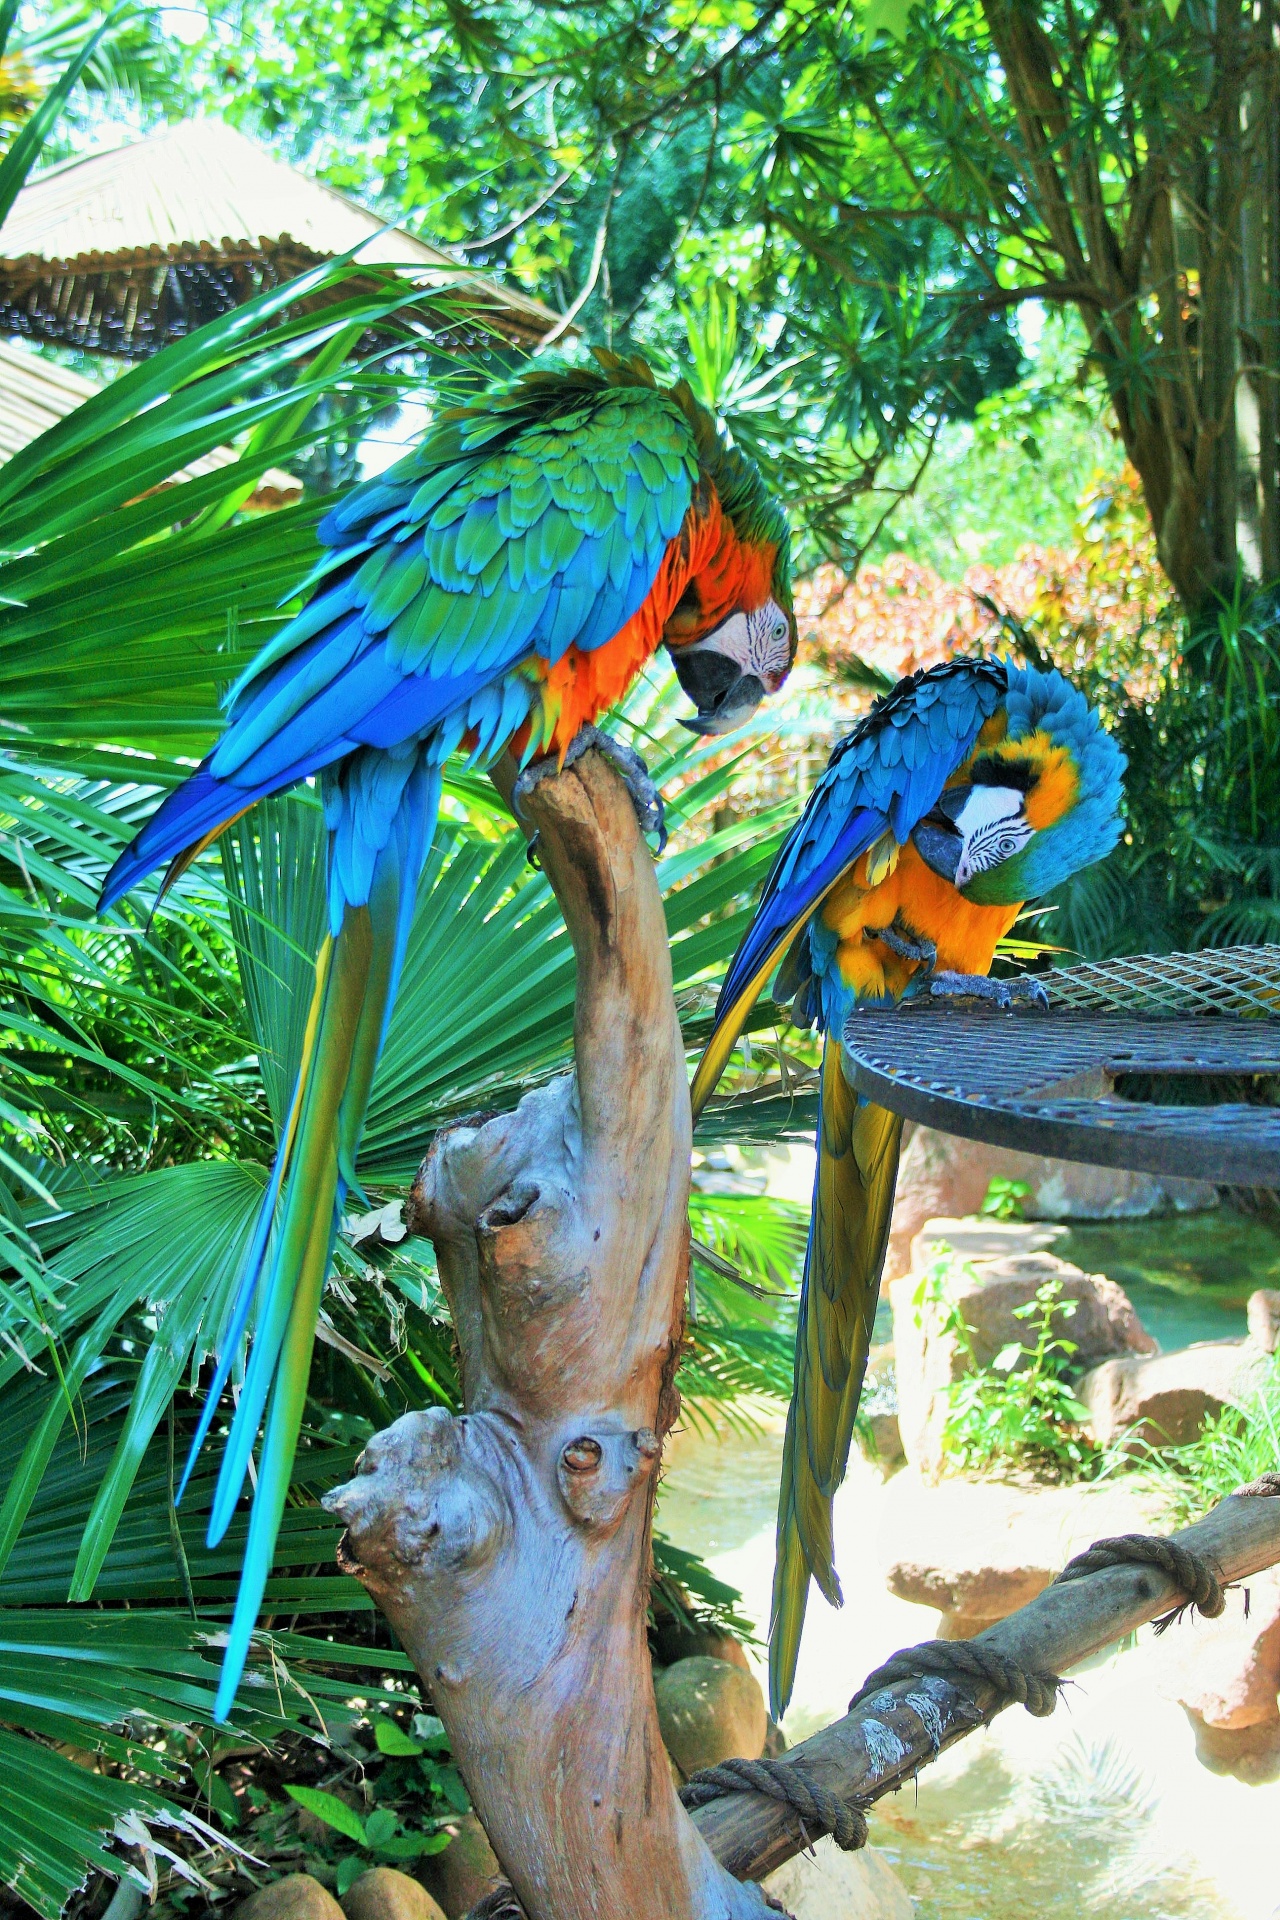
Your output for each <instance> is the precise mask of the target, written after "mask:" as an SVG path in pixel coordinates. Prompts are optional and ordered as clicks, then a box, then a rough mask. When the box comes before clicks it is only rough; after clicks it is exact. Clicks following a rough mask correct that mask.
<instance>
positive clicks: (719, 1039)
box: [689, 914, 808, 1121]
mask: <svg viewBox="0 0 1280 1920" xmlns="http://www.w3.org/2000/svg"><path fill="white" fill-rule="evenodd" d="M802 917H803V918H807V917H808V916H807V914H805V915H803V916H802ZM798 925H799V921H796V922H795V923H794V924H793V925H792V926H789V927H788V928H787V930H786V932H785V933H784V934H782V935H781V937H780V938H779V940H778V942H777V944H776V945H775V946H773V947H771V948H770V949H769V954H768V957H767V958H766V960H765V961H764V962H763V964H762V965H761V966H760V967H758V968H757V969H756V971H755V972H754V973H753V974H752V976H751V978H750V979H749V980H748V982H747V984H746V986H745V987H744V988H743V989H742V992H741V993H740V994H739V995H738V997H737V999H736V1000H735V1001H734V1002H733V1004H732V1005H731V1006H729V1007H726V1008H725V1010H724V1012H723V1013H721V1014H717V1016H716V1024H715V1026H714V1028H713V1029H712V1033H711V1038H710V1039H709V1040H708V1041H707V1044H706V1046H705V1048H704V1049H703V1054H702V1058H701V1060H699V1062H698V1068H697V1072H696V1073H695V1074H694V1076H693V1085H692V1086H691V1087H690V1089H689V1099H690V1102H691V1104H692V1106H693V1117H694V1120H695V1121H696V1120H697V1118H698V1116H699V1114H700V1113H701V1112H702V1109H703V1108H704V1107H705V1106H706V1104H707V1101H708V1100H709V1099H710V1098H711V1096H712V1094H713V1093H714V1092H715V1090H716V1087H717V1085H718V1084H719V1080H720V1075H721V1074H722V1073H723V1072H724V1070H725V1067H726V1066H727V1065H728V1061H729V1055H730V1054H731V1053H732V1052H733V1050H734V1048H735V1047H736V1046H737V1044H738V1036H739V1034H740V1033H741V1032H742V1029H743V1027H744V1026H745V1024H746V1019H747V1015H748V1014H749V1013H750V1011H751V1009H752V1007H754V1005H755V1003H756V1001H757V999H758V998H759V996H760V992H761V989H762V988H763V987H764V985H765V982H766V981H767V980H768V978H769V976H770V974H771V973H772V972H773V970H774V968H775V967H776V966H777V964H778V962H779V960H780V959H781V958H782V956H783V954H784V952H785V951H786V949H787V947H788V946H789V945H790V944H791V939H792V936H793V934H794V933H795V930H796V926H798Z"/></svg>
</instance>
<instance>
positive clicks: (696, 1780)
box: [680, 1760, 867, 1853]
mask: <svg viewBox="0 0 1280 1920" xmlns="http://www.w3.org/2000/svg"><path fill="white" fill-rule="evenodd" d="M730 1793H763V1794H766V1795H767V1796H768V1798H769V1799H770V1800H780V1801H781V1802H782V1804H783V1805H784V1806H787V1807H793V1808H794V1809H795V1811H796V1812H797V1813H798V1814H799V1815H800V1818H801V1820H802V1821H803V1823H804V1825H805V1828H806V1830H809V1829H812V1832H813V1834H814V1835H815V1836H816V1835H817V1834H821V1833H829V1834H830V1835H831V1837H832V1839H833V1840H834V1841H835V1843H836V1845H837V1846H838V1847H843V1848H844V1851H845V1852H846V1853H852V1852H854V1851H855V1850H856V1849H857V1848H858V1847H865V1846H866V1844H867V1819H866V1815H865V1814H864V1813H863V1812H862V1811H861V1810H860V1809H859V1808H857V1807H849V1806H846V1805H845V1803H844V1801H843V1800H838V1799H837V1798H836V1796H835V1794H834V1793H828V1792H827V1790H826V1788H825V1787H823V1786H820V1785H819V1784H818V1782H817V1781H816V1780H815V1779H814V1777H813V1775H812V1774H811V1773H810V1772H809V1771H808V1769H807V1768H805V1767H802V1766H800V1765H798V1764H797V1762H795V1761H788V1760H724V1761H722V1762H721V1763H720V1765H719V1766H718V1767H704V1768H703V1770H702V1772H701V1773H695V1774H693V1775H692V1777H691V1778H690V1780H689V1781H688V1784H687V1785H685V1786H683V1787H681V1789H680V1799H681V1801H682V1802H683V1804H684V1805H685V1806H686V1807H688V1808H689V1809H690V1811H692V1809H693V1808H694V1807H705V1806H707V1805H708V1803H709V1802H710V1801H712V1800H719V1799H720V1798H721V1796H722V1795H724V1794H730Z"/></svg>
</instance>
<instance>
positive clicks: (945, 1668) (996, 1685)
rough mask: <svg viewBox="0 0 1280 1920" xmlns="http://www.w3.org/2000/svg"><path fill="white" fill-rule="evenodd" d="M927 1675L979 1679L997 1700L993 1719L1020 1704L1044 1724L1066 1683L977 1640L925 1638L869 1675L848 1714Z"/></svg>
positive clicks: (993, 1709)
mask: <svg viewBox="0 0 1280 1920" xmlns="http://www.w3.org/2000/svg"><path fill="white" fill-rule="evenodd" d="M925 1674H937V1675H938V1676H939V1677H940V1678H941V1679H943V1680H981V1681H983V1682H984V1683H985V1684H986V1685H987V1686H989V1687H992V1688H993V1689H994V1690H995V1692H996V1694H997V1695H998V1696H999V1697H998V1700H997V1702H996V1705H995V1706H994V1707H993V1708H992V1714H993V1715H994V1714H996V1713H998V1712H999V1711H1000V1709H1001V1707H1008V1706H1013V1705H1015V1704H1016V1705H1018V1706H1022V1707H1025V1708H1026V1709H1027V1712H1028V1713H1034V1714H1035V1716H1036V1718H1037V1719H1041V1720H1042V1719H1044V1718H1045V1716H1046V1715H1047V1714H1050V1713H1052V1712H1053V1709H1054V1707H1055V1706H1056V1704H1057V1700H1058V1689H1059V1687H1061V1686H1062V1685H1063V1681H1062V1678H1061V1676H1060V1675H1059V1674H1056V1673H1041V1672H1038V1671H1036V1670H1035V1669H1034V1668H1032V1667H1024V1666H1022V1665H1021V1664H1020V1663H1019V1662H1018V1661H1017V1660H1011V1659H1010V1658H1009V1656H1008V1655H1007V1654H1001V1653H996V1652H995V1650H994V1649H993V1648H991V1647H987V1646H984V1645H983V1644H982V1642H981V1641H979V1640H925V1641H923V1642H922V1643H921V1645H920V1646H918V1647H904V1648H903V1649H902V1651H901V1652H900V1653H895V1654H894V1655H893V1656H892V1658H891V1659H888V1660H886V1661H885V1663H884V1665H883V1666H882V1667H877V1668H876V1670H875V1672H874V1673H872V1674H868V1676H867V1678H866V1679H865V1680H864V1681H863V1683H862V1685H861V1686H860V1687H859V1688H858V1691H857V1692H856V1693H855V1694H854V1696H853V1698H852V1700H851V1701H850V1702H849V1710H850V1712H852V1711H853V1709H854V1707H856V1706H858V1705H859V1704H860V1703H861V1702H862V1701H863V1700H866V1699H868V1698H869V1697H870V1695H871V1694H873V1693H879V1692H880V1690H881V1688H882V1687H891V1686H892V1685H893V1684H894V1682H895V1681H896V1680H918V1679H920V1678H921V1677H922V1676H923V1675H925ZM989 1717H990V1716H989Z"/></svg>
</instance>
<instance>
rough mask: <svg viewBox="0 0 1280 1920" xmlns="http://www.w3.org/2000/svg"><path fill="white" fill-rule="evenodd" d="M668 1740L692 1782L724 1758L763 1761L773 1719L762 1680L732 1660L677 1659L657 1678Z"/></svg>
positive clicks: (656, 1691)
mask: <svg viewBox="0 0 1280 1920" xmlns="http://www.w3.org/2000/svg"><path fill="white" fill-rule="evenodd" d="M653 1691H654V1696H655V1698H656V1699H657V1702H658V1725H659V1727H660V1728H661V1729H662V1742H663V1745H664V1746H665V1747H666V1749H667V1752H668V1753H669V1754H670V1755H671V1757H672V1759H673V1760H674V1761H675V1763H676V1765H677V1766H678V1767H679V1769H680V1771H681V1773H683V1774H684V1776H685V1778H686V1780H687V1779H688V1777H689V1775H690V1774H692V1773H697V1772H699V1771H700V1770H701V1769H702V1768H703V1767H715V1766H719V1764H720V1762H721V1761H722V1760H758V1759H759V1758H760V1756H761V1754H762V1753H763V1752H764V1743H765V1736H766V1734H767V1732H768V1718H767V1716H766V1714H765V1709H764V1695H763V1694H762V1693H761V1691H760V1683H759V1681H758V1680H757V1679H756V1677H755V1675H754V1674H752V1673H744V1672H743V1670H742V1668H741V1667H737V1666H732V1665H730V1663H729V1662H728V1661H727V1660H708V1659H707V1658H706V1657H705V1655H700V1656H698V1657H697V1658H695V1659H692V1660H677V1661H676V1663H675V1665H674V1666H670V1667H668V1668H667V1669H666V1671H665V1672H664V1673H660V1674H659V1675H658V1677H657V1679H656V1681H655V1682H654V1689H653Z"/></svg>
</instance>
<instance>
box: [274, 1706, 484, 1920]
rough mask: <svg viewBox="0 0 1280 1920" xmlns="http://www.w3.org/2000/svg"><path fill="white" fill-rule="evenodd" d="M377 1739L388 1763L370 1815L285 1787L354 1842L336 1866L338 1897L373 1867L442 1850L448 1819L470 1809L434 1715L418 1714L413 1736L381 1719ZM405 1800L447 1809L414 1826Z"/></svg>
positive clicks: (322, 1794)
mask: <svg viewBox="0 0 1280 1920" xmlns="http://www.w3.org/2000/svg"><path fill="white" fill-rule="evenodd" d="M373 1734H374V1739H375V1741H376V1742H377V1747H378V1752H379V1753H380V1754H382V1755H383V1756H384V1758H385V1760H386V1764H385V1765H384V1766H383V1767H382V1768H381V1769H380V1771H379V1773H378V1775H377V1778H376V1781H375V1782H374V1783H373V1796H374V1801H375V1804H374V1806H373V1807H372V1808H371V1809H370V1810H369V1811H368V1812H366V1813H363V1814H362V1813H360V1812H358V1811H357V1809H356V1808H355V1807H353V1806H351V1805H350V1804H349V1803H348V1802H347V1801H346V1800H344V1799H342V1798H341V1796H340V1795H338V1794H336V1793H331V1792H329V1791H328V1789H327V1788H324V1787H300V1786H295V1785H293V1784H288V1785H286V1787H285V1792H286V1793H287V1794H288V1796H289V1798H290V1799H291V1800H294V1801H296V1802H297V1804H298V1805H299V1806H300V1807H302V1808H303V1809H304V1810H305V1811H306V1812H307V1813H309V1814H311V1815H312V1816H313V1817H314V1818H315V1819H317V1820H320V1821H322V1822H323V1823H324V1825H325V1826H326V1827H328V1828H330V1829H331V1830H332V1831H333V1832H334V1833H335V1834H336V1835H338V1836H340V1837H341V1838H342V1839H345V1840H350V1841H352V1842H353V1843H354V1845H355V1848H356V1851H355V1852H352V1853H347V1852H343V1853H341V1854H340V1855H339V1857H338V1858H337V1860H336V1862H335V1868H334V1882H335V1885H336V1888H337V1893H338V1898H339V1899H341V1898H342V1896H343V1895H344V1894H345V1893H346V1892H347V1889H348V1888H349V1887H350V1886H351V1884H352V1882H353V1881H355V1880H356V1879H358V1878H359V1876H360V1875H361V1874H362V1873H364V1872H365V1871H366V1870H367V1869H368V1868H370V1867H377V1866H387V1865H390V1864H392V1863H394V1864H396V1865H404V1864H405V1863H406V1862H408V1861H410V1860H418V1859H421V1858H422V1856H423V1855H424V1854H429V1853H442V1852H443V1851H444V1849H445V1848H446V1847H447V1846H448V1844H449V1842H450V1840H451V1839H452V1837H453V1836H452V1835H451V1834H450V1833H448V1832H447V1831H446V1827H447V1824H448V1822H449V1821H450V1819H453V1818H456V1816H457V1815H458V1814H460V1813H466V1812H467V1811H468V1809H469V1808H470V1805H471V1802H470V1800H469V1799H468V1798H467V1790H466V1787H465V1786H464V1785H463V1782H462V1775H461V1774H460V1773H459V1772H458V1769H457V1768H456V1767H455V1766H454V1765H453V1763H452V1762H451V1761H450V1760H449V1758H448V1748H449V1740H448V1735H447V1734H446V1733H445V1730H444V1727H443V1726H442V1724H441V1722H440V1721H439V1720H437V1719H435V1718H434V1716H432V1715H430V1714H423V1713H418V1714H415V1715H414V1717H413V1733H412V1734H408V1733H406V1732H405V1731H404V1729H403V1728H402V1727H401V1726H400V1725H399V1724H398V1723H397V1722H396V1721H395V1720H392V1719H389V1718H382V1719H378V1720H375V1721H374V1723H373ZM406 1801H409V1802H412V1801H418V1802H419V1803H422V1804H424V1805H426V1806H431V1805H434V1804H436V1803H437V1802H439V1801H443V1802H444V1804H445V1807H446V1808H447V1809H448V1811H447V1812H441V1813H436V1814H434V1815H431V1816H429V1817H428V1818H426V1819H425V1820H424V1821H423V1822H422V1824H421V1826H420V1827H417V1828H415V1827H411V1826H410V1825H409V1824H408V1823H407V1822H406V1821H405V1820H404V1819H403V1817H402V1814H401V1811H400V1810H399V1809H401V1808H402V1807H403V1806H404V1803H405V1802H406ZM388 1803H394V1804H388Z"/></svg>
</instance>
